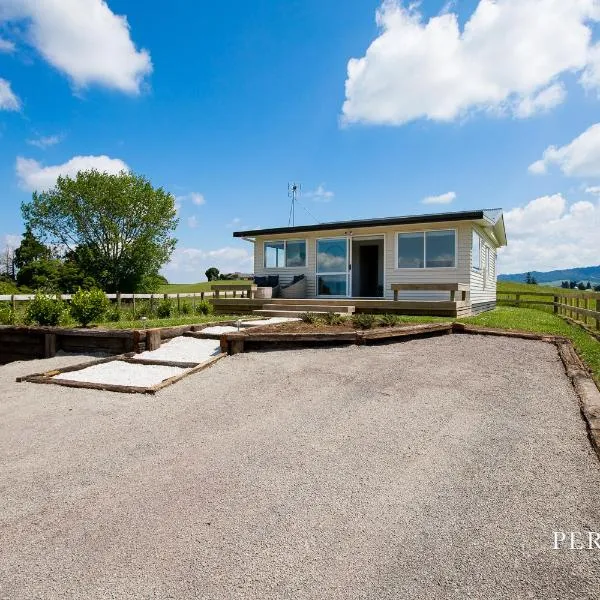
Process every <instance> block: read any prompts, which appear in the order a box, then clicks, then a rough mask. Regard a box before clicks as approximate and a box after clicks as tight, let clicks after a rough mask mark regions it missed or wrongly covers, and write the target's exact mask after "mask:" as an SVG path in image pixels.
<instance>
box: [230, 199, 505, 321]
mask: <svg viewBox="0 0 600 600" xmlns="http://www.w3.org/2000/svg"><path fill="white" fill-rule="evenodd" d="M233 235H234V237H238V238H243V239H245V240H248V241H250V242H252V243H253V244H254V274H255V277H256V278H257V280H258V281H261V278H263V279H262V281H265V279H264V278H266V277H269V276H270V279H268V281H270V282H271V283H270V285H272V286H273V287H274V288H276V289H277V290H278V289H281V288H283V291H284V292H285V289H286V286H289V284H290V283H292V282H294V283H300V282H303V284H302V285H301V286H300V285H296V286H295V287H296V288H297V289H299V290H302V294H301V295H296V298H298V300H304V301H308V300H310V301H311V302H312V304H311V306H334V305H339V306H348V305H349V304H352V305H354V306H355V307H356V309H357V310H367V309H369V308H371V309H374V310H377V311H399V312H407V313H414V314H419V313H422V314H425V313H429V314H449V315H452V314H454V315H457V314H474V313H478V312H481V311H484V310H489V309H491V308H493V307H494V306H495V304H496V253H497V249H498V248H500V247H501V246H505V245H506V233H505V229H504V220H503V216H502V210H500V209H492V210H475V211H464V212H448V213H437V214H429V215H418V216H405V217H389V218H379V219H364V220H356V221H340V222H332V223H320V224H318V225H301V226H296V227H279V228H272V229H259V230H254V231H236V232H235V233H234V234H233ZM290 289H292V288H290ZM275 295H277V292H276V294H275ZM282 295H283V296H284V298H286V299H285V303H287V304H288V305H289V306H294V308H298V307H301V305H302V303H301V302H298V303H296V304H295V305H292V303H291V302H292V301H290V300H289V298H290V296H289V295H287V296H286V295H285V293H282ZM282 302H284V301H283V300H279V301H278V304H277V305H278V306H279V307H281V306H282V304H281V303H282ZM273 303H274V301H272V302H271V304H273ZM285 303H284V304H285ZM304 304H305V305H308V304H307V302H304ZM450 304H452V305H453V306H450ZM259 308H260V307H259Z"/></svg>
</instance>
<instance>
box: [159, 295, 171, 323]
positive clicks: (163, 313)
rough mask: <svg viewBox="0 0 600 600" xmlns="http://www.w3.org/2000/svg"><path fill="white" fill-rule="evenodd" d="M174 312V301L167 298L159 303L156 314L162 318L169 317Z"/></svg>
mask: <svg viewBox="0 0 600 600" xmlns="http://www.w3.org/2000/svg"><path fill="white" fill-rule="evenodd" d="M172 313H173V301H172V300H171V299H170V298H165V299H164V300H161V301H160V302H159V303H158V307H157V309H156V314H157V315H158V317H159V318H160V319H168V318H169V317H170V316H171V314H172Z"/></svg>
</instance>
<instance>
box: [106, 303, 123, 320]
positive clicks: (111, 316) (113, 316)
mask: <svg viewBox="0 0 600 600" xmlns="http://www.w3.org/2000/svg"><path fill="white" fill-rule="evenodd" d="M104 318H105V319H106V320H107V321H109V322H111V323H118V322H119V321H120V320H121V311H120V310H119V308H118V307H117V306H111V307H110V308H109V309H108V310H107V311H106V314H105V317H104Z"/></svg>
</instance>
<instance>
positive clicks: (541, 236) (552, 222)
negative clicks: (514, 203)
mask: <svg viewBox="0 0 600 600" xmlns="http://www.w3.org/2000/svg"><path fill="white" fill-rule="evenodd" d="M504 222H505V225H506V235H507V237H508V246H507V247H506V248H502V249H501V250H500V255H499V259H498V269H499V271H500V272H502V273H521V272H525V271H533V270H538V271H549V270H553V269H564V268H569V267H583V266H590V265H597V264H598V263H599V262H600V256H599V255H598V231H600V200H596V202H589V201H587V200H584V201H579V202H574V203H572V204H570V205H569V203H568V202H567V200H566V199H565V198H564V197H563V196H562V195H561V194H554V195H553V196H543V197H541V198H537V199H535V200H533V201H531V202H529V203H528V204H526V205H525V206H522V207H518V208H514V209H512V210H509V211H507V212H506V213H504Z"/></svg>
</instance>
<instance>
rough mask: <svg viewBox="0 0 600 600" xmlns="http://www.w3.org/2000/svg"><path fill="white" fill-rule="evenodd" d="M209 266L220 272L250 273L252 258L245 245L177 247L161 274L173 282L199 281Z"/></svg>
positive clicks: (252, 268)
mask: <svg viewBox="0 0 600 600" xmlns="http://www.w3.org/2000/svg"><path fill="white" fill-rule="evenodd" d="M209 267H217V269H219V271H221V272H222V273H235V272H236V271H239V272H242V273H251V272H252V271H253V270H254V258H253V255H252V253H251V252H250V251H249V250H248V248H245V247H239V248H237V247H232V246H225V247H223V248H217V249H215V250H202V249H200V248H178V249H176V250H175V252H174V253H173V255H172V257H171V261H170V262H169V264H167V265H166V266H165V268H164V269H163V274H164V275H165V277H167V279H168V280H169V281H173V282H181V283H185V282H191V281H200V280H202V279H205V276H204V272H205V271H206V270H207V269H208V268H209Z"/></svg>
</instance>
